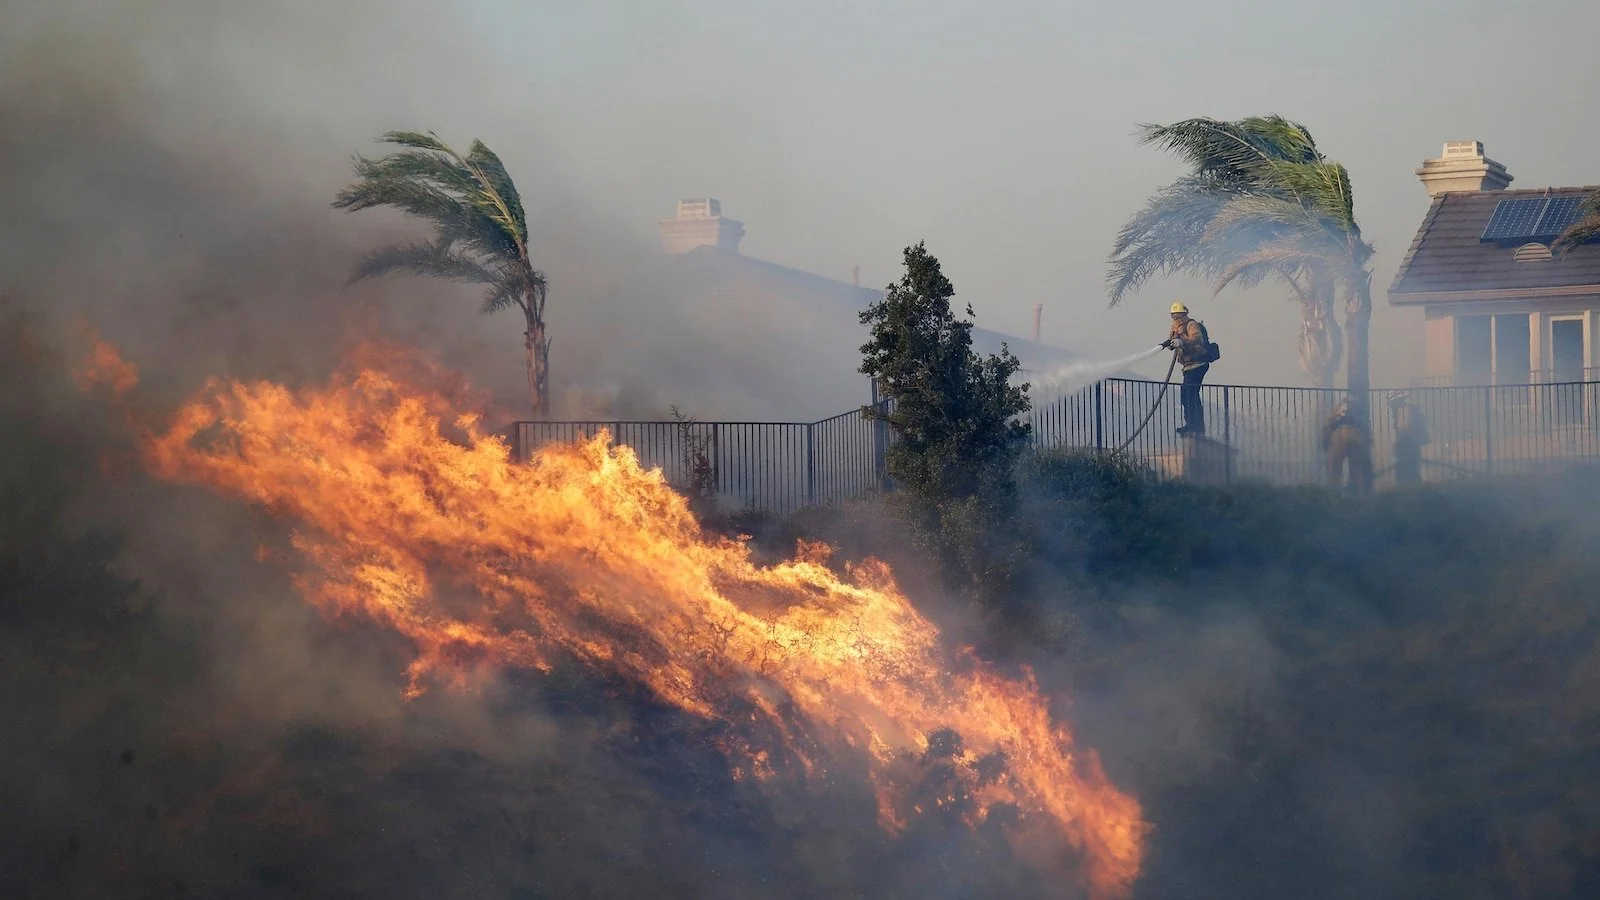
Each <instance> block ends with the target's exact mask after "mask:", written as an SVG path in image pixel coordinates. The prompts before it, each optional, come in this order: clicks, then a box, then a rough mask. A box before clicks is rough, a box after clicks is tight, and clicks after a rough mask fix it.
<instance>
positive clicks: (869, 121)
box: [463, 0, 1600, 380]
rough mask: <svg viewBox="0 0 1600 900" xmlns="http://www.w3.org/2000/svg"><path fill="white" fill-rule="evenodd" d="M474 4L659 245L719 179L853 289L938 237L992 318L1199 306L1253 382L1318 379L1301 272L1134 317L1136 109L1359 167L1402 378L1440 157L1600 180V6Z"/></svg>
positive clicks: (1192, 294) (539, 109)
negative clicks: (1411, 254) (1109, 285)
mask: <svg viewBox="0 0 1600 900" xmlns="http://www.w3.org/2000/svg"><path fill="white" fill-rule="evenodd" d="M463 8H464V9H466V10H469V11H470V15H471V16H472V17H474V20H475V22H474V24H475V25H476V26H477V27H480V28H482V29H483V31H484V32H485V33H486V34H487V35H489V36H491V38H492V40H493V41H494V42H495V46H496V47H497V48H498V49H499V50H500V51H501V52H502V53H503V54H504V60H505V62H504V63H503V64H502V66H501V67H499V68H498V69H497V70H496V74H497V77H498V78H499V79H500V81H501V83H500V84H499V85H498V90H499V91H500V92H503V93H505V94H509V95H511V96H516V97H519V98H520V99H519V101H518V102H516V103H515V104H514V105H508V106H507V108H506V114H507V115H508V116H516V117H520V118H524V119H532V120H533V121H534V122H536V123H537V124H538V125H539V126H540V127H542V128H545V129H548V131H549V133H550V134H551V135H552V147H553V148H554V149H556V150H557V151H558V152H559V153H560V156H561V159H560V161H561V163H562V164H563V165H564V166H565V167H570V171H572V172H573V173H574V176H575V177H576V178H577V179H579V180H580V181H581V183H582V186H583V187H584V188H586V189H587V191H586V192H587V193H590V194H591V195H592V197H593V199H594V202H596V203H597V204H602V205H603V207H604V208H603V212H604V213H605V214H606V215H608V216H612V217H615V219H616V221H618V222H621V223H631V225H632V227H634V228H637V229H638V231H639V233H640V234H641V235H642V236H644V237H646V238H647V237H649V235H650V232H651V229H652V227H653V221H654V220H655V219H657V218H661V217H664V216H666V215H668V214H670V212H671V209H672V204H673V202H674V201H675V200H676V199H677V198H679V197H680V196H682V197H687V196H694V195H700V194H709V195H713V196H716V197H719V198H721V200H722V201H723V204H724V210H725V212H726V213H727V214H728V215H731V216H734V217H736V218H739V219H741V220H743V221H744V222H745V224H746V229H747V234H748V236H747V237H746V239H745V242H744V245H743V247H744V249H745V250H746V251H747V252H748V253H750V254H751V255H755V256H760V257H763V258H767V259H772V260H775V261H779V262H783V263H786V264H790V265H795V266H798V267H801V268H805V269H809V270H812V271H816V272H819V273H824V274H830V275H833V276H835V277H840V278H845V279H848V277H849V273H850V268H851V266H852V265H860V266H861V271H862V278H863V280H864V281H865V282H867V283H870V284H874V285H878V284H882V283H885V282H887V281H889V280H891V279H892V278H893V277H894V276H895V269H896V264H897V263H898V251H899V249H900V248H901V247H902V246H904V245H905V244H907V243H909V242H912V241H915V240H916V239H919V238H926V239H927V241H928V243H929V247H930V249H932V250H933V251H934V252H935V253H936V254H937V255H939V256H940V257H941V258H942V259H943V260H944V262H945V265H946V271H947V272H948V273H949V274H950V275H951V277H952V279H953V280H954V281H955V283H956V286H957V289H958V290H959V291H960V292H961V293H962V294H963V295H964V296H965V297H967V298H970V299H971V300H972V301H973V302H974V304H975V306H976V307H977V310H978V315H979V319H980V321H981V322H983V323H984V324H986V325H988V326H991V327H995V328H999V329H1003V330H1009V331H1011V332H1013V333H1018V334H1026V333H1027V331H1028V329H1029V327H1030V318H1031V310H1032V307H1033V304H1035V303H1043V304H1044V306H1045V314H1044V335H1045V338H1046V340H1049V341H1052V342H1056V343H1059V344H1062V345H1065V346H1069V347H1073V348H1078V349H1085V350H1090V349H1094V348H1096V347H1097V346H1103V345H1104V344H1105V342H1111V343H1112V344H1115V345H1116V346H1115V348H1114V349H1116V350H1118V351H1120V350H1121V349H1123V348H1124V347H1126V346H1128V344H1129V342H1133V343H1134V346H1135V347H1136V346H1137V345H1138V344H1139V343H1141V342H1142V341H1143V340H1144V339H1145V337H1146V336H1148V335H1152V334H1156V333H1159V332H1160V331H1161V330H1162V329H1163V327H1164V323H1163V315H1162V311H1163V308H1164V306H1165V305H1166V304H1167V303H1168V302H1170V301H1171V300H1172V299H1173V298H1175V297H1182V298H1183V299H1186V300H1189V301H1190V302H1191V303H1193V304H1195V305H1198V306H1199V307H1200V308H1201V309H1203V310H1204V314H1205V317H1206V319H1207V321H1208V323H1209V324H1211V325H1212V326H1213V329H1214V330H1216V331H1218V332H1220V334H1219V335H1218V339H1219V340H1222V341H1225V342H1226V343H1227V345H1228V347H1229V351H1230V352H1229V356H1228V360H1227V366H1226V367H1222V366H1219V369H1223V368H1226V369H1231V370H1232V374H1234V375H1245V376H1247V377H1254V378H1267V377H1272V376H1274V375H1276V376H1278V377H1292V376H1294V375H1295V370H1294V368H1293V366H1294V358H1295V357H1294V352H1295V351H1294V337H1295V322H1296V312H1295V308H1294V306H1293V305H1292V304H1290V303H1287V302H1285V301H1283V300H1281V299H1280V297H1279V295H1278V293H1277V292H1274V291H1272V290H1271V289H1262V290H1260V291H1256V292H1254V293H1253V294H1249V295H1238V296H1234V295H1225V296H1224V297H1222V298H1219V299H1218V301H1217V302H1216V304H1215V307H1214V308H1213V305H1212V303H1211V302H1210V301H1209V300H1208V299H1207V296H1206V293H1207V292H1206V291H1205V290H1204V288H1203V286H1198V285H1189V284H1184V283H1179V282H1166V283H1155V284H1152V285H1151V286H1150V287H1149V288H1147V289H1146V290H1145V291H1144V292H1143V293H1142V294H1141V295H1139V296H1137V297H1135V298H1134V300H1133V301H1132V303H1131V304H1130V305H1129V308H1126V309H1119V310H1115V311H1107V310H1106V309H1105V300H1104V297H1105V292H1104V289H1103V277H1104V270H1105V265H1104V261H1105V256H1106V253H1107V251H1108V250H1109V246H1110V242H1111V240H1112V237H1113V234H1114V232H1115V230H1116V228H1117V227H1118V225H1120V224H1121V222H1122V221H1123V220H1125V219H1126V217H1127V216H1128V215H1129V214H1130V213H1131V212H1133V211H1134V210H1135V209H1136V208H1137V207H1138V206H1139V204H1140V203H1141V201H1142V200H1143V199H1144V198H1145V196H1146V195H1147V194H1148V193H1149V192H1150V191H1151V190H1152V189H1153V188H1155V187H1157V186H1158V185H1160V184H1162V183H1164V182H1165V181H1167V180H1169V179H1170V178H1172V177H1173V176H1174V175H1175V174H1176V173H1177V172H1178V169H1177V167H1176V165H1175V164H1174V163H1172V162H1171V161H1170V160H1167V159H1165V158H1163V157H1162V156H1160V155H1158V154H1157V153H1156V152H1155V151H1154V150H1151V149H1148V148H1142V147H1139V146H1138V145H1137V144H1136V143H1135V142H1134V140H1133V139H1132V134H1133V131H1134V127H1135V124H1136V123H1138V122H1144V121H1153V122H1164V121H1171V120H1175V119H1179V118H1184V117H1189V116H1198V115H1210V116H1216V117H1228V118H1232V117H1238V116H1244V115H1252V114H1261V113H1280V114H1283V115H1285V116H1287V117H1289V118H1292V119H1295V120H1297V121H1300V122H1302V123H1304V124H1306V125H1307V126H1308V127H1309V128H1310V129H1311V130H1312V133H1313V134H1314V135H1315V136H1316V137H1317V139H1318V141H1319V143H1320V145H1321V146H1322V147H1323V148H1324V150H1325V152H1327V153H1328V154H1330V155H1331V156H1332V157H1333V158H1335V159H1337V160H1339V161H1341V162H1343V163H1344V164H1345V165H1346V166H1347V167H1348V168H1349V169H1350V171H1351V174H1352V177H1353V178H1354V181H1355V184H1356V189H1357V194H1356V197H1357V212H1358V216H1359V219H1360V221H1361V223H1362V225H1363V227H1364V229H1365V231H1366V233H1367V234H1368V236H1369V238H1370V239H1371V240H1372V241H1373V242H1374V243H1375V244H1376V245H1377V248H1378V256H1377V258H1376V260H1375V263H1374V272H1375V279H1374V281H1375V284H1374V287H1375V290H1376V291H1377V292H1378V295H1379V297H1378V304H1377V305H1378V306H1379V309H1378V311H1377V316H1376V319H1375V325H1374V362H1375V365H1376V366H1377V371H1376V373H1375V374H1376V376H1377V377H1378V378H1379V379H1380V380H1394V379H1396V378H1400V377H1403V376H1405V375H1407V374H1410V373H1411V370H1410V368H1409V366H1410V365H1411V363H1412V362H1413V361H1414V360H1415V359H1418V358H1419V354H1418V353H1413V352H1411V351H1414V350H1418V349H1419V348H1420V333H1419V323H1420V316H1421V314H1420V313H1419V312H1415V311H1402V312H1398V313H1395V312H1392V311H1391V310H1389V309H1388V308H1387V303H1386V302H1384V301H1383V299H1382V291H1383V289H1384V288H1386V287H1387V285H1388V282H1389V280H1390V279H1391V278H1392V276H1393V274H1394V269H1395V266H1396V265H1397V263H1398V261H1399V259H1400V256H1401V254H1402V253H1403V252H1404V250H1405V247H1406V245H1407V244H1408V243H1409V241H1410V239H1411V236H1412V234H1413V232H1414V230H1415V228H1416V225H1417V223H1418V221H1419V220H1420V218H1421V216H1422V214H1423V213H1424V212H1425V211H1426V209H1427V195H1426V194H1425V192H1424V191H1423V189H1422V186H1421V185H1420V184H1419V183H1418V182H1417V180H1416V178H1415V176H1414V174H1413V170H1414V169H1415V168H1416V167H1417V166H1418V165H1419V164H1420V162H1421V161H1422V160H1423V159H1424V158H1426V157H1430V156H1435V155H1437V154H1438V152H1439V149H1440V145H1441V144H1442V143H1443V142H1444V141H1447V140H1459V139H1474V138H1475V139H1479V140H1482V141H1484V143H1485V145H1486V148H1487V150H1488V153H1489V155H1490V156H1491V157H1493V158H1495V159H1497V160H1499V161H1501V162H1502V163H1504V164H1505V165H1506V166H1507V167H1508V168H1509V169H1510V171H1511V173H1512V175H1514V176H1515V177H1516V179H1517V180H1516V182H1515V186H1517V187H1537V186H1544V185H1549V184H1587V183H1594V182H1600V151H1597V150H1596V148H1600V120H1596V119H1595V117H1593V116H1592V115H1587V114H1584V113H1582V110H1585V109H1587V108H1589V107H1590V105H1591V98H1590V97H1588V96H1587V93H1586V92H1587V91H1589V90H1590V89H1591V88H1590V87H1589V86H1590V85H1592V84H1593V83H1594V82H1595V79H1596V76H1597V75H1600V61H1597V59H1596V57H1595V56H1594V54H1593V52H1592V50H1593V38H1594V36H1595V35H1596V34H1600V3H1594V2H1592V0H1552V2H1547V3H1542V4H1539V5H1538V7H1537V14H1535V12H1534V11H1533V9H1531V8H1529V9H1526V10H1521V11H1519V9H1518V8H1517V7H1516V6H1514V5H1509V4H1505V3H1490V2H1487V0H1459V2H1424V0H1402V2H1375V0H1352V2H1348V3H1344V4H1337V5H1334V6H1329V5H1327V4H1297V3H1284V2H1281V0H1222V2H1215V0H1213V2H1206V3H1192V2H1175V0H1159V2H1142V3H1121V4H1116V3H1113V4H1099V3H1096V4H1065V3H1043V2H1017V0H1012V2H987V3H981V4H980V3H951V2H938V0H933V2H930V0H921V2H905V0H874V2H839V0H811V2H807V3H769V2H750V0H696V2H659V0H645V2H632V3H624V2H600V3H587V4H550V3H523V2H505V0H471V3H470V4H467V5H465V6H464V7H463ZM475 127H478V128H479V129H480V130H483V131H490V132H492V130H493V129H494V127H495V123H493V122H483V123H479V124H477V125H476V126H475ZM530 162H532V161H530ZM1257 329H1259V330H1260V331H1261V333H1262V338H1261V339H1260V340H1257V339H1256V338H1255V336H1253V335H1249V336H1247V335H1246V334H1245V333H1244V332H1247V331H1255V330H1257ZM1247 351H1248V352H1247ZM1257 353H1259V359H1255V358H1253V357H1255V355H1256V354H1257ZM1215 377H1218V378H1220V377H1224V376H1223V372H1220V371H1219V372H1217V373H1215Z"/></svg>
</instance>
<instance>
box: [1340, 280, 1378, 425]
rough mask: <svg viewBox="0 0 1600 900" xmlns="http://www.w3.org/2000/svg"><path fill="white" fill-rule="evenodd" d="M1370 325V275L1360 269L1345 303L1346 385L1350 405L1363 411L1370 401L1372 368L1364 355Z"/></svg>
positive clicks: (1365, 354) (1365, 353)
mask: <svg viewBox="0 0 1600 900" xmlns="http://www.w3.org/2000/svg"><path fill="white" fill-rule="evenodd" d="M1371 326H1372V276H1371V275H1370V274H1369V273H1366V272H1362V273H1361V274H1360V276H1359V280H1358V281H1357V282H1356V284H1355V285H1354V286H1352V287H1351V288H1350V290H1349V293H1348V295H1347V296H1346V297H1345V303H1344V330H1345V373H1344V380H1345V387H1346V389H1347V390H1348V391H1349V392H1350V405H1351V407H1352V408H1359V409H1361V410H1362V411H1363V412H1365V411H1366V410H1367V408H1368V407H1369V406H1370V405H1371V404H1370V400H1371V393H1372V372H1371V369H1370V365H1369V362H1368V358H1367V333H1368V332H1369V331H1370V330H1371Z"/></svg>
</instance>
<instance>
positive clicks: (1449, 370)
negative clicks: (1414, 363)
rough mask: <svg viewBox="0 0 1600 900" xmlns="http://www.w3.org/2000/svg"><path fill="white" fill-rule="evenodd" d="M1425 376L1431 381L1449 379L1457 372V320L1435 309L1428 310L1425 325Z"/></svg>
mask: <svg viewBox="0 0 1600 900" xmlns="http://www.w3.org/2000/svg"><path fill="white" fill-rule="evenodd" d="M1422 339H1423V357H1424V360H1423V361H1424V371H1423V375H1424V376H1425V377H1427V378H1430V379H1435V378H1448V377H1450V376H1451V375H1454V374H1455V372H1456V320H1455V317H1454V316H1451V315H1447V314H1446V313H1445V312H1444V311H1442V310H1440V311H1436V310H1435V309H1434V308H1431V307H1430V308H1429V309H1428V310H1427V318H1426V320H1425V321H1424V323H1423V338H1422Z"/></svg>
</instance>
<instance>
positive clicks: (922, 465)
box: [861, 243, 1032, 593]
mask: <svg viewBox="0 0 1600 900" xmlns="http://www.w3.org/2000/svg"><path fill="white" fill-rule="evenodd" d="M905 267H906V271H905V275H904V276H903V277H902V278H901V279H900V282H899V283H898V284H894V285H891V286H890V287H889V288H888V290H887V291H886V292H885V294H884V297H883V299H882V300H880V301H878V302H876V303H874V304H872V305H871V306H869V307H868V308H867V309H866V310H865V311H864V312H862V313H861V323H862V324H863V325H868V326H870V327H871V329H872V338H871V340H869V341H868V342H867V343H866V344H865V345H863V346H862V348H861V353H862V357H863V360H862V363H861V372H862V373H863V374H866V375H869V376H871V377H873V378H875V379H877V382H878V386H879V395H880V397H881V398H882V399H883V400H884V401H886V402H885V403H883V405H882V408H880V409H873V408H872V407H864V408H863V410H862V412H863V414H864V415H866V416H867V417H868V418H871V419H878V420H882V421H884V422H886V423H887V425H888V427H889V429H890V432H891V439H890V444H889V447H888V449H887V450H886V454H885V461H886V464H887V467H888V473H889V475H890V477H891V478H893V479H894V481H895V484H896V489H897V496H898V501H899V503H900V504H901V507H902V509H903V510H904V511H905V513H906V514H907V515H908V517H909V519H910V522H911V525H912V530H913V533H914V534H915V536H916V537H917V538H919V540H920V541H921V542H922V543H923V545H924V546H925V547H927V548H929V549H931V550H933V551H935V552H936V553H937V554H938V555H939V557H940V559H941V560H942V562H943V563H944V564H945V566H946V567H947V573H948V574H950V575H955V576H959V577H960V578H961V580H964V581H967V582H968V584H969V586H971V587H974V588H976V589H978V591H979V592H980V593H990V592H992V591H996V590H1000V589H1002V588H1003V587H1004V585H1005V584H1006V583H1008V581H1009V578H1010V570H1011V565H1012V561H1013V559H1014V557H1015V554H1016V552H1017V549H1018V545H1017V541H1016V535H1015V533H1014V531H1013V530H1012V529H1009V528H1007V527H1005V526H1006V522H1007V519H1008V518H1009V517H1010V516H1011V515H1012V514H1013V512H1014V509H1015V505H1016V494H1017V488H1016V480H1015V468H1016V462H1017V459H1018V457H1019V456H1020V454H1021V453H1022V452H1023V450H1024V448H1025V447H1026V445H1027V442H1028V438H1029V435H1030V433H1031V430H1032V429H1031V426H1029V425H1028V424H1026V423H1023V422H1020V421H1018V419H1017V416H1019V415H1021V414H1022V413H1024V412H1026V411H1027V409H1028V386H1027V385H1026V384H1024V385H1013V384H1011V376H1012V375H1014V374H1015V373H1016V371H1017V369H1018V367H1019V365H1020V363H1019V362H1018V360H1017V358H1016V357H1015V356H1014V355H1012V354H1011V352H1010V350H1009V349H1008V348H1006V347H1004V346H1002V347H1001V350H1000V353H999V354H998V355H990V356H989V357H987V358H981V357H979V356H978V355H977V354H976V353H974V352H973V350H972V322H971V317H972V307H971V306H968V307H967V310H966V316H967V317H966V319H958V318H957V317H956V315H955V313H954V312H953V311H952V310H951V306H950V301H951V298H952V297H954V296H955V288H954V287H953V286H952V285H951V284H950V280H949V279H947V278H945V276H944V273H943V272H942V271H940V267H939V260H938V259H936V258H935V257H934V256H933V255H931V254H930V253H928V251H927V248H926V247H925V246H924V245H923V244H922V243H918V244H917V245H916V246H915V247H908V248H906V251H905Z"/></svg>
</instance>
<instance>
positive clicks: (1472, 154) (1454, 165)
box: [1416, 141, 1511, 197]
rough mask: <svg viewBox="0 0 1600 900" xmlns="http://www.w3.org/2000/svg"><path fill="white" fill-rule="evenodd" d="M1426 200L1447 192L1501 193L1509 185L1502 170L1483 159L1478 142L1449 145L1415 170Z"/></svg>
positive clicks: (1492, 162) (1503, 167)
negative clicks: (1428, 197) (1437, 156)
mask: <svg viewBox="0 0 1600 900" xmlns="http://www.w3.org/2000/svg"><path fill="white" fill-rule="evenodd" d="M1416 171H1417V177H1418V178H1420V179H1422V186H1423V187H1425V188H1427V189H1428V196H1430V197H1437V196H1439V195H1440V194H1443V193H1447V192H1449V191H1503V190H1505V189H1506V185H1509V184H1510V183H1511V174H1510V173H1509V172H1507V171H1506V167H1505V166H1502V165H1500V164H1499V163H1497V162H1495V161H1494V160H1492V159H1490V158H1489V157H1487V156H1484V155H1483V142H1482V141H1450V142H1449V143H1447V144H1445V145H1444V152H1443V153H1441V154H1439V158H1438V159H1426V160H1423V161H1422V168H1420V169H1418V170H1416Z"/></svg>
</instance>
